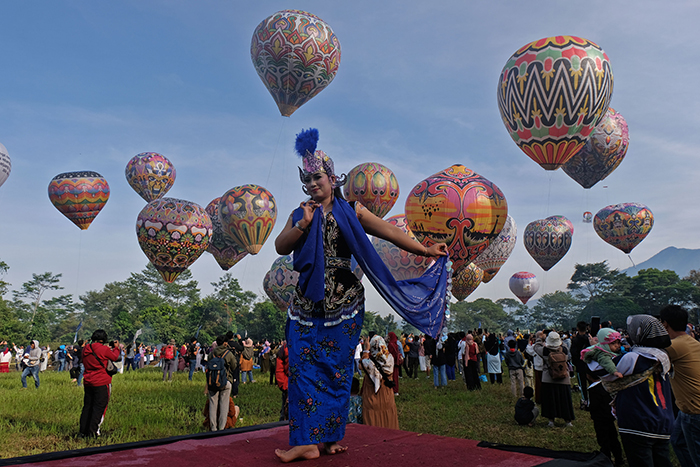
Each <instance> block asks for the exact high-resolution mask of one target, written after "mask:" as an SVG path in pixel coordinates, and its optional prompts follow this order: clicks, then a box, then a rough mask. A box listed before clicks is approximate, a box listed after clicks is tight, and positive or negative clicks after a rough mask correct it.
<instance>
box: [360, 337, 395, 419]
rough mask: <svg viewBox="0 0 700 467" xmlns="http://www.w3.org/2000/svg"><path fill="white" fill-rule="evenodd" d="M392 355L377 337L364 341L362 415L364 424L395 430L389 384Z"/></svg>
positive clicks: (390, 380) (393, 408) (393, 406)
mask: <svg viewBox="0 0 700 467" xmlns="http://www.w3.org/2000/svg"><path fill="white" fill-rule="evenodd" d="M394 366H395V365H394V357H392V355H391V353H389V350H388V349H387V347H386V344H385V343H384V339H382V338H381V336H374V337H373V338H372V340H371V341H370V342H369V343H365V350H364V351H363V353H362V370H363V372H364V374H365V378H364V382H363V383H362V417H363V421H364V424H365V425H371V426H379V427H383V428H392V429H394V430H398V429H399V416H398V414H397V412H396V402H395V401H394V394H393V393H392V391H391V389H390V387H391V384H392V382H393V381H392V378H391V375H392V374H394Z"/></svg>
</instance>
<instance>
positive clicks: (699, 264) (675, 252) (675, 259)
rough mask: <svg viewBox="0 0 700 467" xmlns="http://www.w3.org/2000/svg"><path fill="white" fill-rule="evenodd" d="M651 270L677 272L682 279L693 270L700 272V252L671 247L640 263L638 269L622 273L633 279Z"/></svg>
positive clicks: (629, 269) (626, 270)
mask: <svg viewBox="0 0 700 467" xmlns="http://www.w3.org/2000/svg"><path fill="white" fill-rule="evenodd" d="M649 268H656V269H659V270H661V271H663V270H664V269H670V270H671V271H675V272H676V274H678V276H679V277H680V278H681V279H682V278H683V277H685V276H687V275H688V273H689V272H690V270H691V269H695V270H700V250H690V249H688V248H676V247H674V246H670V247H668V248H666V249H664V250H661V251H659V252H658V253H656V254H655V255H654V256H652V257H651V258H649V259H648V260H646V261H644V262H643V263H639V264H638V265H637V267H636V268H635V267H631V268H627V269H625V270H624V271H621V272H624V273H626V274H627V275H628V276H630V277H632V276H636V275H637V273H638V272H639V271H641V270H642V269H649Z"/></svg>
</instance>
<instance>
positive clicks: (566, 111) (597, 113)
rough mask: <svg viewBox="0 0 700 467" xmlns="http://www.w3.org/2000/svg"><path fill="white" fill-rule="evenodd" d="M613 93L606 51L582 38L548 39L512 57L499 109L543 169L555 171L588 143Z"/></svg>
mask: <svg viewBox="0 0 700 467" xmlns="http://www.w3.org/2000/svg"><path fill="white" fill-rule="evenodd" d="M612 90H613V73H612V68H611V67H610V62H609V61H608V56H607V55H606V54H605V52H603V49H601V48H600V47H598V46H597V45H596V44H594V43H593V42H591V41H589V40H586V39H582V38H580V37H574V36H556V37H547V38H544V39H540V40H538V41H535V42H531V43H530V44H527V45H525V46H523V47H521V48H520V49H518V51H517V52H515V54H513V56H512V57H510V58H509V59H508V61H507V62H506V65H505V66H504V67H503V71H501V76H500V78H499V80H498V109H499V110H500V111H501V117H502V118H503V123H504V124H505V126H506V129H507V130H508V133H509V134H510V136H511V138H513V141H515V143H516V144H517V145H518V147H519V148H520V149H521V150H522V151H523V152H524V153H525V154H527V155H528V156H529V157H530V158H531V159H532V160H534V161H535V162H537V163H538V164H539V165H541V166H542V167H543V168H544V169H545V170H556V169H558V168H559V167H561V165H562V164H564V163H565V162H566V161H567V160H568V159H569V158H570V157H571V156H573V155H574V154H576V153H577V152H578V151H579V150H580V149H581V148H582V147H583V145H584V144H585V143H586V138H588V136H589V135H590V134H591V132H592V131H593V129H594V128H595V126H596V125H597V124H598V122H599V121H600V119H601V118H602V116H603V115H605V111H606V110H608V105H610V98H611V97H612Z"/></svg>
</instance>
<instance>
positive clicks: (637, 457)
mask: <svg viewBox="0 0 700 467" xmlns="http://www.w3.org/2000/svg"><path fill="white" fill-rule="evenodd" d="M620 438H622V445H623V446H624V447H625V454H626V455H627V463H628V464H629V465H630V466H634V467H671V461H670V457H669V456H670V452H669V440H667V439H656V438H647V437H646V436H638V435H631V434H629V433H620Z"/></svg>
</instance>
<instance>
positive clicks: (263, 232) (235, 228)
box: [219, 185, 277, 255]
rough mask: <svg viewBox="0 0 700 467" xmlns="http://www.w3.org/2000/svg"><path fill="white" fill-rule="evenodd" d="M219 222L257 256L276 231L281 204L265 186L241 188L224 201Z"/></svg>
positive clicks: (242, 246) (233, 238)
mask: <svg viewBox="0 0 700 467" xmlns="http://www.w3.org/2000/svg"><path fill="white" fill-rule="evenodd" d="M219 218H220V219H221V225H222V226H223V229H224V233H225V234H226V235H228V236H229V237H230V238H231V240H233V241H234V242H235V243H236V244H238V245H239V246H240V247H241V248H243V249H244V250H246V251H247V252H248V253H250V254H251V255H255V254H257V253H258V252H259V251H260V249H261V248H262V246H263V244H264V243H265V240H267V237H269V236H270V234H271V233H272V229H273V228H274V227H275V221H276V220H277V204H276V203H275V198H274V196H272V193H270V192H269V191H267V190H266V189H265V188H263V187H261V186H258V185H243V186H237V187H234V188H231V189H230V190H228V191H227V192H226V193H224V195H223V196H222V197H221V201H219Z"/></svg>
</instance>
